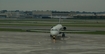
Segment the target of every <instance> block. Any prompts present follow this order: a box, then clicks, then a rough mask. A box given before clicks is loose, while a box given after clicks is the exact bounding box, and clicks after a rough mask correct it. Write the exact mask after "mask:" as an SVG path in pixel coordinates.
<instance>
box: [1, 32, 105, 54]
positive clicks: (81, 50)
mask: <svg viewBox="0 0 105 54" xmlns="http://www.w3.org/2000/svg"><path fill="white" fill-rule="evenodd" d="M0 54H105V35H89V34H66V38H65V39H64V40H63V39H62V38H61V39H60V40H56V41H55V42H53V41H52V40H51V38H50V37H49V33H34V32H0Z"/></svg>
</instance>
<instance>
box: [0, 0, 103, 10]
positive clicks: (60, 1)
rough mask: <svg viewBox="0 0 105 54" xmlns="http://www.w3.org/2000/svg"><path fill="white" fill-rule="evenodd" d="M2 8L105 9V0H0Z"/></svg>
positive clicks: (0, 8) (0, 7)
mask: <svg viewBox="0 0 105 54" xmlns="http://www.w3.org/2000/svg"><path fill="white" fill-rule="evenodd" d="M0 10H57V11H95V12H99V11H105V0H0Z"/></svg>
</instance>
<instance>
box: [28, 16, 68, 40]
mask: <svg viewBox="0 0 105 54" xmlns="http://www.w3.org/2000/svg"><path fill="white" fill-rule="evenodd" d="M60 20H61V18H59V22H58V24H57V25H55V26H53V27H51V29H50V31H47V32H50V37H51V38H52V39H56V37H57V36H58V35H59V34H62V37H63V38H64V37H65V33H64V30H66V27H63V26H62V24H61V21H60ZM27 31H28V32H29V31H34V30H27ZM35 31H37V32H40V31H41V32H42V30H35ZM44 32H45V30H44Z"/></svg>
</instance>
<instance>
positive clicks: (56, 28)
mask: <svg viewBox="0 0 105 54" xmlns="http://www.w3.org/2000/svg"><path fill="white" fill-rule="evenodd" d="M60 19H61V18H59V23H58V24H57V25H56V26H53V27H52V28H51V29H50V37H52V38H53V39H56V37H57V36H58V35H59V34H62V37H63V38H64V37H65V33H64V32H62V30H66V27H63V26H62V24H61V22H60Z"/></svg>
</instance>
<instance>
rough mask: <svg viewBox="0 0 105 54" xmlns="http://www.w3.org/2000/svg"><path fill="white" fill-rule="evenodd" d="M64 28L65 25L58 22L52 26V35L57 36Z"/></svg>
mask: <svg viewBox="0 0 105 54" xmlns="http://www.w3.org/2000/svg"><path fill="white" fill-rule="evenodd" d="M62 28H63V26H62V25H61V24H57V25H56V26H54V27H52V28H51V30H50V35H51V36H57V35H58V34H59V32H60V30H61V29H62Z"/></svg>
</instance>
